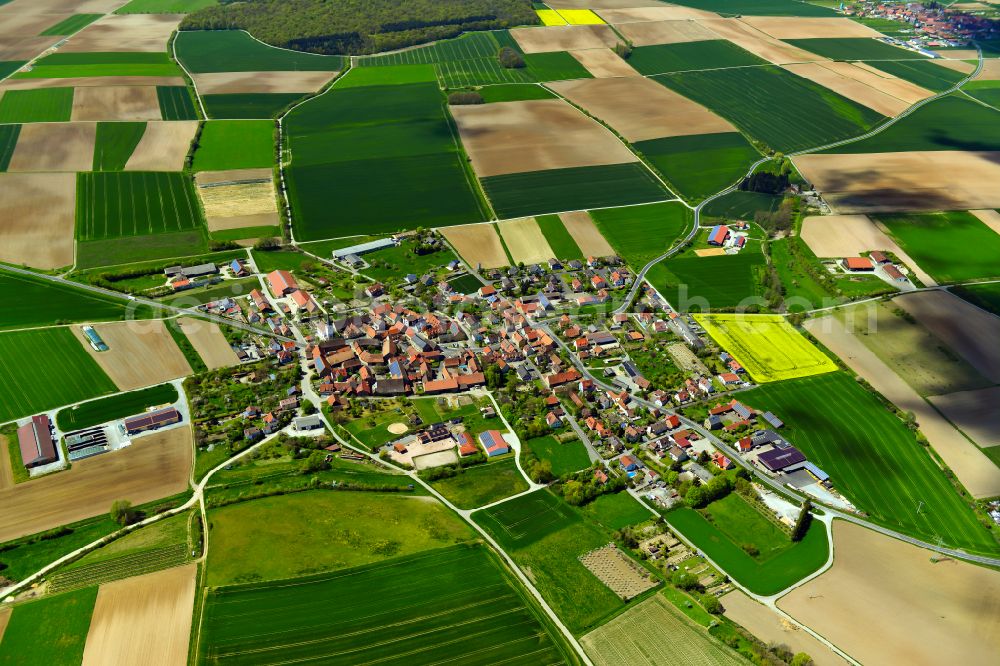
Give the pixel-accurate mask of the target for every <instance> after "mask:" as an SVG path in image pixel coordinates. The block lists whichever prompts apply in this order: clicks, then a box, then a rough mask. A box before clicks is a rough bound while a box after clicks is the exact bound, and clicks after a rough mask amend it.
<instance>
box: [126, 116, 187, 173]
mask: <svg viewBox="0 0 1000 666" xmlns="http://www.w3.org/2000/svg"><path fill="white" fill-rule="evenodd" d="M197 129H198V121H197V120H171V121H169V122H167V121H165V120H158V121H150V122H148V123H146V131H145V132H143V134H142V138H141V139H140V140H139V143H138V145H136V147H135V150H134V151H133V152H132V156H131V157H129V158H128V162H126V163H125V170H126V171H180V170H182V169H183V168H184V159H185V158H186V157H187V153H188V149H189V148H190V147H191V140H192V139H193V138H194V133H195V132H196V131H197Z"/></svg>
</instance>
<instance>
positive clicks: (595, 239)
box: [559, 211, 615, 257]
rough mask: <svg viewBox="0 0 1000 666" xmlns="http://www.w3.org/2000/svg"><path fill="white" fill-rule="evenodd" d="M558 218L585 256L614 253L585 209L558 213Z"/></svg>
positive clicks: (603, 255) (600, 255)
mask: <svg viewBox="0 0 1000 666" xmlns="http://www.w3.org/2000/svg"><path fill="white" fill-rule="evenodd" d="M559 219H560V220H562V223H563V226H564V227H566V231H568V232H569V235H570V236H572V237H573V240H574V241H576V245H577V247H579V248H580V251H581V252H583V255H584V256H585V257H608V256H611V255H613V254H614V253H615V250H614V248H613V247H611V244H610V243H608V241H607V239H606V238H604V236H603V235H601V232H600V231H599V230H598V228H597V225H596V224H594V220H593V219H591V217H590V213H588V212H587V211H577V212H574V213H560V214H559Z"/></svg>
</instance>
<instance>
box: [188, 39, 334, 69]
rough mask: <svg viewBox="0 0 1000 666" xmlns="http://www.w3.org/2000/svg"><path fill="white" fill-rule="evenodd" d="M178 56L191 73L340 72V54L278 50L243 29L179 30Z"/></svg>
mask: <svg viewBox="0 0 1000 666" xmlns="http://www.w3.org/2000/svg"><path fill="white" fill-rule="evenodd" d="M174 49H175V50H176V52H177V59H178V60H180V62H181V64H182V65H184V67H185V69H187V70H188V71H189V72H192V73H194V74H200V73H204V72H267V71H279V72H280V71H287V72H295V71H320V72H339V71H340V70H342V69H343V68H344V59H343V58H342V57H340V56H324V55H317V54H315V53H305V52H302V51H289V50H288V49H278V48H274V47H273V46H268V45H267V44H264V43H263V42H259V41H257V40H256V39H254V38H253V37H251V36H250V34H249V33H247V32H244V31H242V30H225V31H182V32H180V33H178V35H177V39H176V40H175V41H174Z"/></svg>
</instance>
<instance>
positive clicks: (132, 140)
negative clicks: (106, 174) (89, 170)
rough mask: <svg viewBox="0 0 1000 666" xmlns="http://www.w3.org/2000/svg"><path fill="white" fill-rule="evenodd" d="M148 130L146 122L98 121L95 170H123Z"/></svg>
mask: <svg viewBox="0 0 1000 666" xmlns="http://www.w3.org/2000/svg"><path fill="white" fill-rule="evenodd" d="M145 132H146V123H144V122H115V123H110V122H109V123H97V139H96V141H95V143H94V166H93V170H94V171H121V170H122V169H124V168H125V164H126V163H127V162H128V158H130V157H132V151H134V150H135V147H136V146H138V145H139V141H140V139H142V135H143V134H144V133H145Z"/></svg>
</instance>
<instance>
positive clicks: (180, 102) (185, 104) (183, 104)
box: [156, 86, 198, 120]
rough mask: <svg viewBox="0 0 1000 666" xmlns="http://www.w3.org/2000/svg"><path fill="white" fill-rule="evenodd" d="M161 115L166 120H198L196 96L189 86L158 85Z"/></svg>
mask: <svg viewBox="0 0 1000 666" xmlns="http://www.w3.org/2000/svg"><path fill="white" fill-rule="evenodd" d="M156 99H157V101H158V102H159V103H160V116H161V117H162V118H163V119H164V120H197V119H198V112H197V111H196V110H195V108H194V98H192V97H191V91H190V90H188V89H187V86H156Z"/></svg>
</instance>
